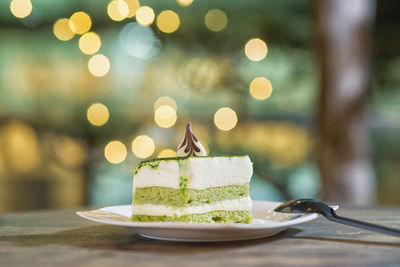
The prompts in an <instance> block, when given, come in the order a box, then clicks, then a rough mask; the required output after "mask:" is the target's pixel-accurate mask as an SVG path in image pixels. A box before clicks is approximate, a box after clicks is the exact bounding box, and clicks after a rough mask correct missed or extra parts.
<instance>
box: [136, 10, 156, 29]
mask: <svg viewBox="0 0 400 267" xmlns="http://www.w3.org/2000/svg"><path fill="white" fill-rule="evenodd" d="M154 17H155V15H154V11H153V9H152V8H151V7H149V6H142V7H139V9H138V10H137V11H136V21H137V23H139V24H140V25H142V26H149V25H151V24H152V23H153V21H154Z"/></svg>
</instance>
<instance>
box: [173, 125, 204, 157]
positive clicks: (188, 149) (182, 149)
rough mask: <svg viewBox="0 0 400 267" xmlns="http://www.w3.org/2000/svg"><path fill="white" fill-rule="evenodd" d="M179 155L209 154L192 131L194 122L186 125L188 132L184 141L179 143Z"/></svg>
mask: <svg viewBox="0 0 400 267" xmlns="http://www.w3.org/2000/svg"><path fill="white" fill-rule="evenodd" d="M176 154H177V155H178V157H187V156H207V152H206V150H205V149H204V147H203V145H202V144H200V142H199V140H198V139H197V138H196V136H195V135H194V134H193V132H192V124H191V123H190V122H189V123H188V124H187V125H186V134H185V138H183V140H182V142H181V143H180V144H179V146H178V149H177V153H176Z"/></svg>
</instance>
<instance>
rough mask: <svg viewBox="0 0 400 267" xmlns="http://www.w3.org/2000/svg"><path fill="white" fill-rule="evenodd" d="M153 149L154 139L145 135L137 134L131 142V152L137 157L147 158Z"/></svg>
mask: <svg viewBox="0 0 400 267" xmlns="http://www.w3.org/2000/svg"><path fill="white" fill-rule="evenodd" d="M154 149H155V145H154V141H153V139H151V138H150V137H149V136H147V135H139V136H137V137H136V138H135V139H134V140H133V142H132V152H133V153H134V154H135V155H136V156H137V157H138V158H142V159H145V158H148V157H150V156H151V155H153V153H154Z"/></svg>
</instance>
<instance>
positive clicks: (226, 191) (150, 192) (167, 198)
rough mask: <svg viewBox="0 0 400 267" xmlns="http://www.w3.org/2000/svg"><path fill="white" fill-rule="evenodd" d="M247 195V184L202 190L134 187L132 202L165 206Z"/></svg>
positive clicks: (210, 201)
mask: <svg viewBox="0 0 400 267" xmlns="http://www.w3.org/2000/svg"><path fill="white" fill-rule="evenodd" d="M248 195H249V184H245V185H228V186H223V187H213V188H207V189H204V190H196V189H172V188H167V187H156V186H154V187H144V188H136V190H135V193H134V195H133V204H138V205H139V204H153V205H165V206H176V207H182V206H189V205H190V206H196V205H201V204H209V203H212V202H216V201H222V200H226V199H237V198H242V197H246V196H248Z"/></svg>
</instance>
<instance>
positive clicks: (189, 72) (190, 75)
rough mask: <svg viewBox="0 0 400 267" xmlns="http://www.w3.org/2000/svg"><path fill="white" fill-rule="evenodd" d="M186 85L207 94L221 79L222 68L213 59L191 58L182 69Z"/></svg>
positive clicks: (181, 73)
mask: <svg viewBox="0 0 400 267" xmlns="http://www.w3.org/2000/svg"><path fill="white" fill-rule="evenodd" d="M180 75H181V77H182V81H183V82H184V83H185V85H187V86H189V87H191V88H193V89H196V91H199V92H202V93H205V92H207V91H210V90H211V89H213V88H214V87H215V86H216V85H217V84H218V82H219V81H220V78H221V72H220V68H219V66H218V65H217V63H216V62H215V61H214V60H212V59H203V58H190V59H188V60H186V61H185V62H184V63H183V64H182V65H181V68H180Z"/></svg>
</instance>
